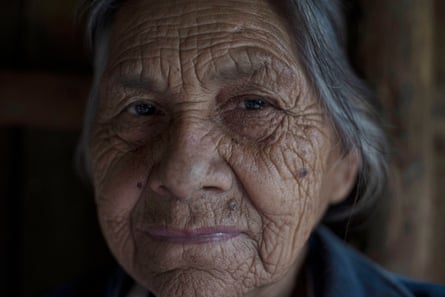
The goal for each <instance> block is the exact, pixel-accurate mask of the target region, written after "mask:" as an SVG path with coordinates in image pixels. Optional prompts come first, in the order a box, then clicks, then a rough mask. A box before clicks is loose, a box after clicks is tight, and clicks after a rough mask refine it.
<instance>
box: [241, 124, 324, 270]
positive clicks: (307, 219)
mask: <svg viewBox="0 0 445 297" xmlns="http://www.w3.org/2000/svg"><path fill="white" fill-rule="evenodd" d="M322 139H323V137H322V134H320V133H319V132H317V131H316V130H315V131H308V132H307V133H306V135H305V136H304V137H303V136H297V135H294V134H289V133H287V135H284V136H283V137H278V138H277V142H276V143H273V144H271V145H267V146H264V147H263V148H259V149H258V151H255V152H254V153H247V154H246V152H242V151H241V149H240V151H238V152H237V151H234V152H233V155H234V156H237V155H240V156H243V160H237V161H235V163H236V164H238V165H239V166H237V168H236V169H235V170H237V175H238V176H239V178H240V180H241V183H242V185H243V187H244V188H245V191H246V192H247V194H248V197H249V199H250V200H251V201H250V202H251V204H252V205H253V207H254V208H255V210H256V211H257V212H258V213H259V215H260V216H261V218H262V228H261V232H262V234H261V243H260V251H259V252H260V254H261V256H262V258H264V259H267V261H266V262H267V263H274V264H275V265H271V267H273V268H271V269H278V268H279V267H280V268H284V269H287V268H286V267H288V266H289V265H292V264H293V263H295V260H296V259H297V258H298V256H299V255H300V253H301V251H302V248H303V246H304V244H305V243H306V241H307V239H308V237H309V235H310V233H311V231H312V230H313V228H314V227H315V225H316V224H317V223H318V221H319V219H320V217H321V216H322V214H323V212H324V209H325V208H326V205H325V204H326V203H325V202H324V201H323V199H322V198H321V197H320V187H321V180H322V175H323V171H324V163H325V160H324V159H325V158H324V155H325V154H324V151H325V149H324V148H325V147H326V144H325V142H324V141H323V140H322ZM277 247H279V248H277ZM277 264H278V265H277Z"/></svg>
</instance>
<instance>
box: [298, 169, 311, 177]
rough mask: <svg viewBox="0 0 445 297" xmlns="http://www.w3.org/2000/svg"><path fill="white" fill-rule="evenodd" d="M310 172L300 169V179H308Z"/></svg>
mask: <svg viewBox="0 0 445 297" xmlns="http://www.w3.org/2000/svg"><path fill="white" fill-rule="evenodd" d="M308 173H309V172H308V170H307V169H306V168H304V167H303V168H300V169H298V176H299V177H300V178H304V177H306V175H308Z"/></svg>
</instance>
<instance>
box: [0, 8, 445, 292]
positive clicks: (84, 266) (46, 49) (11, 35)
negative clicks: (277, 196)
mask: <svg viewBox="0 0 445 297" xmlns="http://www.w3.org/2000/svg"><path fill="white" fill-rule="evenodd" d="M0 1H1V2H0V240H1V241H0V295H1V296H3V294H4V296H20V297H21V296H23V297H28V296H34V295H35V294H37V293H39V292H42V291H45V290H47V289H49V288H53V287H55V286H57V285H60V284H61V283H63V282H65V281H66V280H69V279H73V278H76V277H78V276H80V275H85V274H88V273H94V271H96V270H97V269H98V268H99V267H102V266H104V265H108V264H109V263H110V261H111V260H110V256H109V253H108V251H107V249H106V247H105V244H104V242H103V239H102V236H101V234H100V232H99V228H98V226H97V222H96V218H95V209H94V202H93V194H92V190H91V189H90V188H89V186H88V184H86V183H83V182H82V181H81V179H80V178H79V177H78V176H77V175H76V173H75V170H74V158H73V155H74V151H75V147H76V142H77V139H78V137H79V131H80V126H81V121H82V113H83V109H84V103H85V98H86V96H87V93H88V88H89V84H90V78H91V66H90V55H89V51H88V49H87V47H86V45H85V42H84V28H83V21H84V20H83V18H82V17H81V16H78V15H77V14H76V11H78V7H79V5H80V4H79V3H80V2H79V1H77V0H63V1H61V0H12V1H7V0H0ZM347 6H348V7H350V8H351V9H350V11H351V14H350V17H349V18H350V21H351V22H350V28H351V33H353V36H352V38H351V55H352V56H353V58H354V61H355V64H356V66H357V68H358V70H359V71H360V72H361V73H362V74H363V75H364V76H365V77H366V78H367V79H368V80H369V81H370V84H371V86H372V87H374V89H375V90H376V93H377V95H378V97H379V99H380V100H381V102H382V105H383V106H384V109H385V112H386V116H387V118H388V120H389V122H390V126H389V132H390V135H391V137H392V141H393V144H394V148H395V149H394V158H393V164H392V173H391V174H392V180H391V185H392V196H391V198H390V199H388V198H387V199H384V200H382V202H381V204H380V206H379V209H378V211H376V212H374V213H373V214H372V216H371V217H370V218H369V219H368V220H367V221H366V223H365V225H364V227H362V229H359V230H361V231H362V232H361V236H360V237H359V241H358V244H359V247H360V248H361V249H362V250H363V251H364V252H366V253H367V254H368V256H370V257H371V258H373V259H374V260H376V261H378V262H380V263H382V264H383V265H385V266H386V267H388V268H390V269H392V270H395V271H397V272H401V273H404V274H408V275H410V276H414V277H418V278H421V279H425V280H430V281H436V282H445V256H444V255H443V250H444V249H445V231H444V230H445V202H444V200H445V197H444V193H445V57H444V55H443V53H444V52H445V27H444V26H445V21H444V20H445V1H442V0H392V1H384V0H374V1H372V0H356V1H348V3H347ZM5 292H6V293H5Z"/></svg>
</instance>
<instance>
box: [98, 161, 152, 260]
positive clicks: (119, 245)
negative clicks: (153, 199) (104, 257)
mask: <svg viewBox="0 0 445 297" xmlns="http://www.w3.org/2000/svg"><path fill="white" fill-rule="evenodd" d="M127 155H131V154H127ZM115 157H116V158H112V157H111V155H110V158H106V157H104V158H103V161H102V162H104V163H105V162H106V160H107V159H108V160H109V163H111V164H108V165H105V164H101V166H100V168H105V171H103V172H96V175H97V177H96V179H95V191H96V193H95V196H96V204H97V211H98V216H99V222H100V225H101V228H102V232H103V234H104V236H105V239H106V241H107V243H108V245H109V247H110V249H111V251H112V253H113V254H114V255H115V257H116V258H117V259H118V260H119V261H121V262H123V263H121V264H123V265H124V266H127V265H128V264H129V263H131V262H132V261H131V257H132V256H133V254H134V242H133V241H132V238H133V236H131V228H130V218H131V213H132V211H133V209H134V207H135V205H136V204H137V202H138V201H139V198H140V194H141V191H142V188H143V186H144V176H143V169H142V168H141V166H140V165H137V162H135V161H134V160H133V159H129V158H128V157H126V156H125V155H123V156H122V157H120V158H119V157H118V156H115Z"/></svg>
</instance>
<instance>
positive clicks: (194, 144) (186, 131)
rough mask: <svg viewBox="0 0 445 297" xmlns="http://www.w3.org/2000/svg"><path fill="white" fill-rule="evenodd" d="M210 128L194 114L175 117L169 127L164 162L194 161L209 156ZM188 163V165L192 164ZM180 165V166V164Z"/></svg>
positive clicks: (210, 149)
mask: <svg viewBox="0 0 445 297" xmlns="http://www.w3.org/2000/svg"><path fill="white" fill-rule="evenodd" d="M211 146H212V145H211V140H210V129H209V125H208V123H207V121H206V120H205V119H203V118H201V117H199V116H196V115H193V114H192V115H182V116H179V117H177V119H176V120H175V121H174V124H173V125H172V127H171V131H170V133H169V140H168V149H167V156H164V158H166V159H165V161H166V163H168V162H170V161H173V163H176V162H178V161H179V162H180V163H184V162H187V163H194V162H195V161H199V160H200V159H206V158H208V157H211V156H210V155H211V153H212V149H213V150H214V147H213V148H212V147H211ZM192 165H193V164H189V165H188V166H192ZM181 167H182V166H181Z"/></svg>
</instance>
